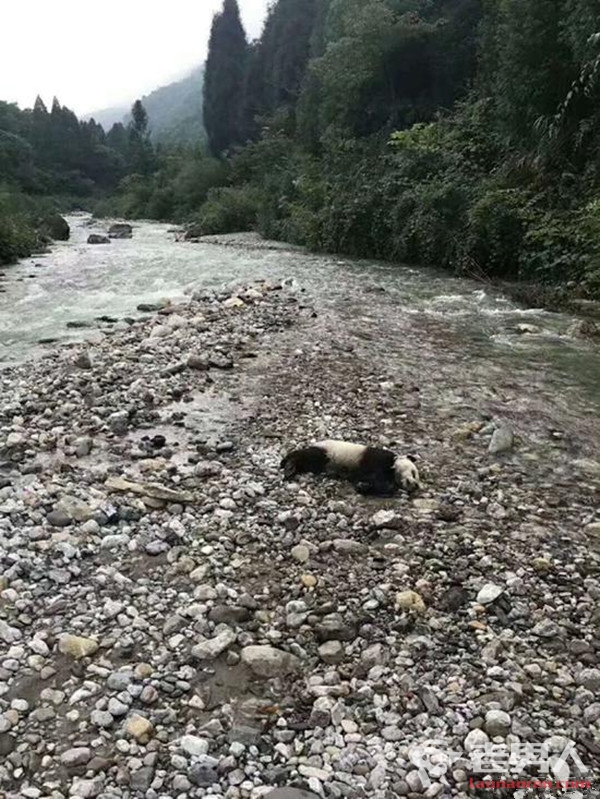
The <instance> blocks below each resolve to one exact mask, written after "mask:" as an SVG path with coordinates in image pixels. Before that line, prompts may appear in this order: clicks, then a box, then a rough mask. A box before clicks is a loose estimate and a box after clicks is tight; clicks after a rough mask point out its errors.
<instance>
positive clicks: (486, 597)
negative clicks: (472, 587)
mask: <svg viewBox="0 0 600 799" xmlns="http://www.w3.org/2000/svg"><path fill="white" fill-rule="evenodd" d="M503 593H504V589H503V588H501V587H500V586H499V585H494V583H486V584H485V585H484V586H483V588H482V589H481V591H480V592H479V593H478V594H477V602H479V604H480V605H491V603H492V602H495V601H496V599H498V597H499V596H501V595H502V594H503Z"/></svg>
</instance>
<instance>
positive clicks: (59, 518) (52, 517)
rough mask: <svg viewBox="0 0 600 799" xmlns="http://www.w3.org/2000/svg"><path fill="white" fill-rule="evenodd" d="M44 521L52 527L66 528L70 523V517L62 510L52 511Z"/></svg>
mask: <svg viewBox="0 0 600 799" xmlns="http://www.w3.org/2000/svg"><path fill="white" fill-rule="evenodd" d="M46 521H47V522H48V524H51V525H52V527H68V526H69V525H70V524H71V523H72V520H71V517H70V516H69V515H68V514H67V513H65V511H63V510H52V511H50V513H49V514H48V515H47V516H46Z"/></svg>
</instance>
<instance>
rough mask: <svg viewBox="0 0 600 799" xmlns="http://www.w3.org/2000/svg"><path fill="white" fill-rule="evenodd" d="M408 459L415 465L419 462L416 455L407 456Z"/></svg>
mask: <svg viewBox="0 0 600 799" xmlns="http://www.w3.org/2000/svg"><path fill="white" fill-rule="evenodd" d="M406 458H407V459H408V460H409V461H412V462H413V463H416V462H417V456H416V455H406Z"/></svg>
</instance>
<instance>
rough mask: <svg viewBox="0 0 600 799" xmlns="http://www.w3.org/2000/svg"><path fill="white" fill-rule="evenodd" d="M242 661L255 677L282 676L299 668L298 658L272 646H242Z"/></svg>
mask: <svg viewBox="0 0 600 799" xmlns="http://www.w3.org/2000/svg"><path fill="white" fill-rule="evenodd" d="M242 662H243V663H245V664H246V666H248V668H249V669H250V670H251V671H252V672H254V674H256V676H257V677H267V678H268V677H283V676H285V675H286V674H290V673H291V672H293V671H297V670H298V669H299V668H300V660H299V659H298V658H297V657H296V656H295V655H291V654H290V653H289V652H283V651H282V650H281V649H275V648H274V647H272V646H246V647H244V649H242Z"/></svg>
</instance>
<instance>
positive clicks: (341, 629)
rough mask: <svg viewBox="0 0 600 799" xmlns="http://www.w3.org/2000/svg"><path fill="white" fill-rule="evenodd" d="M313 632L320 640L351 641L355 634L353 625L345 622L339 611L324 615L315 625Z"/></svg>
mask: <svg viewBox="0 0 600 799" xmlns="http://www.w3.org/2000/svg"><path fill="white" fill-rule="evenodd" d="M315 633H316V636H317V638H318V639H319V640H320V641H351V640H352V639H353V638H354V637H355V636H356V630H355V628H354V626H352V625H349V624H346V622H345V621H344V619H343V618H342V617H341V616H340V614H339V613H330V614H329V615H328V616H324V617H323V619H322V620H321V622H320V623H319V624H317V625H316V627H315Z"/></svg>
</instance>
